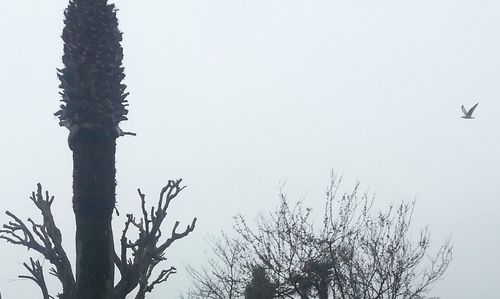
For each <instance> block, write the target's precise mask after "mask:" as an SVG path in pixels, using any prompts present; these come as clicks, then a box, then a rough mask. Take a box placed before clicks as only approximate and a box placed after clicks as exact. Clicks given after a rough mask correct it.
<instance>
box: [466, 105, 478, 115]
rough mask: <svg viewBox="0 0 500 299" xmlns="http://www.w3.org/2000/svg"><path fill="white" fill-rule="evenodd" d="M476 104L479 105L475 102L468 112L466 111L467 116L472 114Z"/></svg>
mask: <svg viewBox="0 0 500 299" xmlns="http://www.w3.org/2000/svg"><path fill="white" fill-rule="evenodd" d="M477 105H479V103H476V105H474V106H472V108H470V109H469V112H467V116H472V113H474V110H475V109H476V107H477Z"/></svg>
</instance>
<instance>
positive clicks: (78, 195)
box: [72, 131, 116, 299]
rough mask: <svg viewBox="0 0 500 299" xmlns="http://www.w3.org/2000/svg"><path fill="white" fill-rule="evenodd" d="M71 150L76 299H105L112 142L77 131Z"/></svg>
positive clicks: (109, 271) (109, 269) (109, 280)
mask: <svg viewBox="0 0 500 299" xmlns="http://www.w3.org/2000/svg"><path fill="white" fill-rule="evenodd" d="M72 147H73V193H74V197H73V209H74V212H75V218H76V249H77V252H76V258H77V261H76V266H77V267H76V290H77V294H78V299H80V298H81V299H83V298H109V294H110V293H111V292H112V289H113V283H114V279H113V278H114V275H113V273H114V271H113V270H114V264H113V253H114V249H113V235H112V230H111V216H112V213H113V208H114V203H115V148H116V146H115V139H112V138H108V137H106V136H99V134H98V133H96V132H92V131H81V132H80V133H79V134H78V135H77V136H75V140H74V143H73V146H72Z"/></svg>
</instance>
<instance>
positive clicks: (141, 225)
mask: <svg viewBox="0 0 500 299" xmlns="http://www.w3.org/2000/svg"><path fill="white" fill-rule="evenodd" d="M181 182H182V179H179V180H175V181H174V180H170V181H169V182H168V184H167V185H166V186H165V187H164V188H162V190H161V192H160V197H159V199H158V202H157V205H156V206H152V207H151V208H150V209H149V210H148V208H147V207H146V195H145V194H144V193H142V192H141V190H140V189H138V190H137V191H138V193H139V198H140V201H141V211H142V217H141V218H140V219H136V218H135V217H134V216H133V215H132V214H128V215H127V220H126V222H125V228H124V229H123V231H122V235H121V239H120V247H121V248H120V254H119V255H118V254H115V264H116V266H117V268H118V269H119V271H120V274H121V280H120V282H119V283H118V284H117V286H116V287H115V294H116V296H117V297H118V298H125V296H126V295H127V294H128V293H130V292H131V291H132V290H133V289H134V288H136V287H137V286H139V290H138V293H137V295H136V298H144V296H145V293H147V292H151V290H152V289H153V288H154V286H155V285H158V284H160V283H163V282H165V281H166V280H167V279H168V277H169V276H170V275H172V274H174V273H176V269H175V268H174V267H171V268H169V269H167V270H162V271H161V272H160V274H159V275H158V276H157V278H156V279H155V280H153V281H152V282H149V281H150V279H151V276H152V273H153V270H154V269H155V267H156V266H157V265H158V264H159V263H160V262H161V261H164V260H165V259H166V258H165V257H164V254H165V251H166V250H167V248H169V247H170V246H171V245H172V243H174V242H175V241H176V240H179V239H182V238H184V237H186V236H187V235H189V234H190V233H191V232H192V231H193V230H194V228H195V225H196V218H194V219H193V220H192V222H191V224H190V225H187V227H186V228H185V230H184V231H182V232H177V229H178V227H179V225H180V223H179V222H178V221H176V222H175V224H174V227H173V229H172V231H171V234H170V237H168V238H167V239H166V240H165V241H161V239H162V238H161V237H162V231H161V226H162V224H163V221H164V220H165V219H166V216H167V210H168V208H169V206H170V202H171V201H172V200H173V199H174V198H176V197H177V195H178V194H179V193H180V192H181V191H182V190H183V189H184V188H185V186H181V185H180V184H181ZM131 228H135V229H136V230H137V231H138V237H137V238H136V239H135V240H134V241H131V240H130V239H129V238H128V237H127V235H128V233H129V231H130V229H131ZM129 252H131V257H128V253H129Z"/></svg>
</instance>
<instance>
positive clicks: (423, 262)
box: [190, 175, 452, 299]
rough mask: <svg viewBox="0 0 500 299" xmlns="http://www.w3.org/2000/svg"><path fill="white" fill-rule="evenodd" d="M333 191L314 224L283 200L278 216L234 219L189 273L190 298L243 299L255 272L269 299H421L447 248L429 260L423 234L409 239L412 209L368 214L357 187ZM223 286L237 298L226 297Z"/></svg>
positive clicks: (403, 206)
mask: <svg viewBox="0 0 500 299" xmlns="http://www.w3.org/2000/svg"><path fill="white" fill-rule="evenodd" d="M340 185H341V178H338V177H336V176H335V175H332V178H331V182H330V185H329V187H328V188H327V192H326V199H325V205H324V209H323V211H322V215H323V217H322V222H321V224H315V223H314V221H313V220H314V217H313V212H314V211H313V210H312V209H310V208H307V207H306V205H305V203H304V201H303V200H301V201H298V202H297V203H295V204H292V203H291V202H290V201H289V200H288V198H287V197H286V196H285V195H284V194H283V192H281V194H280V199H281V201H280V205H279V206H278V208H277V209H276V210H274V211H271V212H269V213H266V214H260V215H259V216H258V218H257V219H256V221H255V222H253V223H249V222H248V221H247V219H246V218H245V217H243V216H242V215H238V216H236V217H235V233H236V235H235V237H233V238H230V237H229V236H228V235H227V234H224V235H223V238H221V239H220V240H219V241H214V242H212V243H211V250H212V253H213V256H210V257H209V264H208V267H205V268H201V270H196V269H193V268H190V273H191V277H192V279H193V288H192V290H191V293H190V294H191V296H192V297H193V298H227V299H232V298H244V297H245V294H244V292H242V291H241V290H243V288H244V287H245V285H247V284H248V283H249V282H251V280H252V271H253V270H254V269H256V267H260V268H261V269H263V270H264V271H265V275H266V277H267V278H268V279H269V281H270V283H271V284H272V286H273V288H274V290H273V293H274V295H273V298H301V299H307V298H319V299H328V298H334V299H337V298H341V299H347V298H349V299H352V298H366V299H375V298H380V299H385V298H387V299H396V298H404V299H407V298H408V299H409V298H426V296H428V294H429V292H430V290H431V287H432V286H433V285H434V284H435V283H436V281H438V280H439V279H440V278H442V277H443V275H444V273H445V272H446V269H447V267H448V265H449V264H450V262H451V260H452V246H451V244H450V241H449V240H446V241H445V242H444V243H443V244H442V245H441V246H439V247H438V249H437V252H435V253H434V255H430V253H429V251H430V249H431V246H430V244H431V243H430V233H429V231H428V229H423V230H421V231H420V232H419V233H418V234H417V235H416V236H414V235H412V234H411V232H410V227H411V219H412V214H413V208H414V202H412V203H405V202H402V203H400V204H397V205H390V206H389V207H388V208H387V210H385V211H375V210H374V208H373V202H374V199H375V198H374V197H369V196H368V195H367V194H360V192H359V184H357V185H356V186H355V187H354V188H353V190H352V191H351V192H349V193H342V194H340V193H339V191H338V190H339V186H340ZM221 242H222V243H223V244H225V246H217V244H221ZM214 244H215V246H214ZM234 273H237V275H234ZM228 286H231V289H237V290H240V291H239V292H233V293H228V292H225V291H224V290H226V289H227V288H228ZM208 290H211V292H208ZM245 298H248V297H245Z"/></svg>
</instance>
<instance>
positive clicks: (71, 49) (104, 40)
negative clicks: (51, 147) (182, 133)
mask: <svg viewBox="0 0 500 299" xmlns="http://www.w3.org/2000/svg"><path fill="white" fill-rule="evenodd" d="M64 14H65V21H64V24H65V27H64V30H63V34H62V39H63V41H64V56H63V63H64V68H63V69H62V70H58V71H59V73H58V76H59V79H60V80H61V85H60V86H59V87H60V88H61V89H62V90H63V92H61V95H62V100H61V101H62V102H63V104H62V105H61V106H60V108H61V109H60V110H59V111H57V112H56V113H55V115H57V116H58V117H59V120H60V123H59V124H60V125H61V126H65V127H67V128H68V129H70V131H71V133H76V132H77V131H79V130H80V129H85V130H90V131H94V133H102V134H105V135H107V136H109V137H111V138H116V137H118V131H117V130H118V127H117V126H118V123H119V122H120V121H122V120H126V119H127V117H126V115H127V113H128V110H127V109H126V108H125V107H126V106H128V105H127V101H126V100H125V98H126V96H127V95H128V93H125V88H126V85H124V84H122V83H121V82H122V80H123V78H124V77H125V74H124V72H123V70H124V69H123V67H122V58H123V49H122V47H121V45H120V42H121V40H122V33H121V32H120V31H119V30H118V20H117V18H116V9H115V7H114V5H113V4H108V3H107V0H72V1H70V3H69V6H68V8H67V9H66V11H65V13H64ZM70 146H71V144H70Z"/></svg>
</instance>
